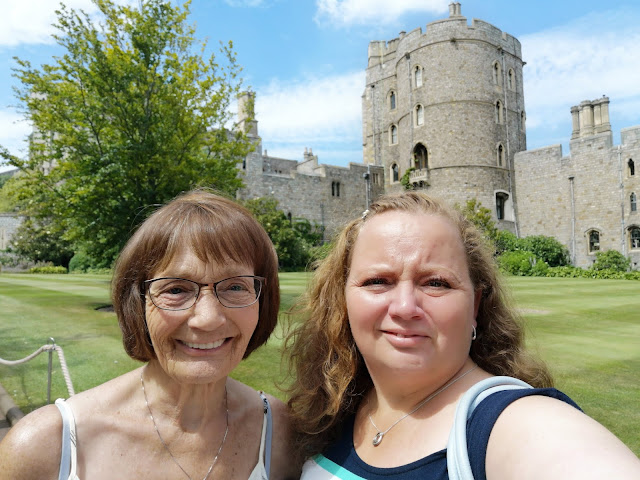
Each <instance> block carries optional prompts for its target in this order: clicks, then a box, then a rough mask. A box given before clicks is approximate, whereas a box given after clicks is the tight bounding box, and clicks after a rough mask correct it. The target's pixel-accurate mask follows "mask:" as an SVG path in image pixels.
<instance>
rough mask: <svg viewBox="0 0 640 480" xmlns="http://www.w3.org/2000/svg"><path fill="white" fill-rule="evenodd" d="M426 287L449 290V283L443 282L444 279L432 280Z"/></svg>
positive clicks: (428, 281)
mask: <svg viewBox="0 0 640 480" xmlns="http://www.w3.org/2000/svg"><path fill="white" fill-rule="evenodd" d="M426 285H427V286H428V287H435V288H449V283H448V282H447V281H446V280H443V279H442V278H432V279H430V280H427V282H426Z"/></svg>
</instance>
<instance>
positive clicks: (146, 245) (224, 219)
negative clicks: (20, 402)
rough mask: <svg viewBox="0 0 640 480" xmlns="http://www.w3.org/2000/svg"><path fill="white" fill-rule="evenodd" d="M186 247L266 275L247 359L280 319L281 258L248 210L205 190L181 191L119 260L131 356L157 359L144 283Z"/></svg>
mask: <svg viewBox="0 0 640 480" xmlns="http://www.w3.org/2000/svg"><path fill="white" fill-rule="evenodd" d="M183 248H191V250H192V251H193V253H194V254H195V255H196V256H197V257H198V259H200V260H201V261H203V262H207V263H213V264H225V263H229V262H235V263H239V264H243V265H247V266H252V267H253V269H254V275H257V276H260V277H264V278H266V282H265V285H264V287H263V289H262V293H261V294H260V299H259V317H258V325H257V327H256V329H255V331H254V332H253V335H252V337H251V339H250V341H249V344H248V346H247V350H246V352H245V354H244V357H243V358H247V357H248V356H249V354H251V352H253V351H254V350H255V349H256V348H258V347H259V346H260V345H262V344H264V343H265V342H266V341H267V339H268V338H269V336H270V335H271V332H272V331H273V329H274V328H275V325H276V322H277V319H278V309H279V307H280V287H279V283H278V258H277V255H276V252H275V249H274V247H273V244H272V243H271V240H270V239H269V236H268V235H267V233H266V232H265V231H264V229H263V228H262V226H261V225H260V224H259V223H258V222H257V220H256V219H255V218H254V217H253V216H252V215H251V213H250V212H249V211H248V210H247V209H246V208H244V207H242V206H241V205H239V204H237V203H236V202H234V201H232V200H229V199H227V198H225V197H223V196H220V195H216V194H214V193H211V192H209V191H206V190H194V191H191V192H188V193H185V194H182V195H180V196H178V197H177V198H175V199H174V200H172V201H171V202H169V203H167V204H166V205H165V206H163V207H161V208H159V209H158V210H156V211H155V212H154V213H153V214H152V215H151V216H150V217H149V218H148V219H147V220H145V221H144V222H143V223H142V225H141V226H140V228H138V230H137V231H136V232H135V233H134V234H133V236H132V237H131V238H130V239H129V241H128V242H127V244H126V245H125V247H124V248H123V250H122V252H121V253H120V256H119V257H118V260H117V261H116V265H115V269H114V273H113V279H112V282H111V297H112V301H113V307H114V310H115V312H116V315H117V316H118V323H119V325H120V329H121V330H122V341H123V343H124V348H125V350H126V352H127V354H128V355H129V356H130V357H131V358H133V359H135V360H141V361H143V362H147V361H149V360H151V359H153V358H156V354H155V352H154V350H153V346H152V345H151V339H150V338H149V332H148V330H147V327H146V321H145V299H144V293H145V291H144V285H143V282H144V281H145V280H149V279H151V278H152V277H151V275H153V273H154V272H157V271H159V270H162V269H164V268H166V267H167V266H168V265H169V264H170V263H171V261H172V259H173V258H174V257H175V255H176V254H177V253H178V252H179V251H180V250H182V249H183Z"/></svg>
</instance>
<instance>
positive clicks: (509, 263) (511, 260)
mask: <svg viewBox="0 0 640 480" xmlns="http://www.w3.org/2000/svg"><path fill="white" fill-rule="evenodd" d="M538 263H542V264H544V265H538V266H536V265H537V264H538ZM498 266H499V267H500V269H501V270H502V271H504V272H507V273H510V274H511V275H520V276H526V275H537V276H544V275H546V271H547V269H548V268H549V266H548V265H547V264H546V263H545V262H544V261H543V260H538V259H537V258H536V256H535V255H534V254H533V253H531V252H527V251H524V250H518V251H515V252H505V253H503V254H502V255H500V256H499V257H498Z"/></svg>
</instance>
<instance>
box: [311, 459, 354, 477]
mask: <svg viewBox="0 0 640 480" xmlns="http://www.w3.org/2000/svg"><path fill="white" fill-rule="evenodd" d="M313 460H314V461H315V462H316V463H317V464H318V465H319V466H321V467H322V468H324V469H325V470H326V471H327V472H329V473H331V474H333V475H334V476H336V477H338V478H339V479H341V480H366V479H364V478H363V477H359V476H358V475H356V474H355V473H351V472H350V471H349V470H347V469H346V468H343V467H341V466H340V465H338V464H337V463H334V462H332V461H331V460H329V459H328V458H327V457H325V456H324V455H321V454H318V455H315V456H314V457H313Z"/></svg>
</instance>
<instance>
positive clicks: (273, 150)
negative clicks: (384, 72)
mask: <svg viewBox="0 0 640 480" xmlns="http://www.w3.org/2000/svg"><path fill="white" fill-rule="evenodd" d="M364 84H365V74H364V72H362V71H358V72H353V73H346V74H343V75H335V76H330V77H322V78H314V77H311V76H309V77H307V78H305V79H302V80H298V81H295V82H287V83H284V82H281V81H279V80H273V81H272V82H271V83H270V84H269V85H268V86H266V87H264V88H263V89H260V90H258V91H257V92H256V118H257V120H258V132H259V134H260V136H261V137H262V139H263V144H264V147H265V148H267V149H268V153H269V155H273V156H280V157H283V158H291V159H299V158H301V157H302V152H303V151H304V148H305V147H310V148H312V149H313V152H314V154H316V155H319V156H320V162H321V163H331V162H330V161H329V159H335V158H342V159H343V160H342V162H343V163H344V162H348V161H357V162H359V161H362V152H361V151H358V152H354V151H353V145H354V144H355V145H358V144H359V143H361V138H362V118H361V117H362V103H361V96H362V92H363V89H364ZM314 145H316V146H320V145H322V146H323V147H322V148H314ZM342 146H344V147H345V148H346V149H347V150H346V151H345V150H344V149H343V148H342ZM352 155H355V158H354V157H353V156H352ZM343 157H349V158H343Z"/></svg>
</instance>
